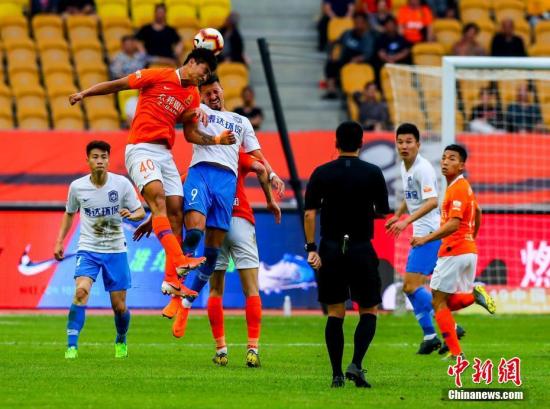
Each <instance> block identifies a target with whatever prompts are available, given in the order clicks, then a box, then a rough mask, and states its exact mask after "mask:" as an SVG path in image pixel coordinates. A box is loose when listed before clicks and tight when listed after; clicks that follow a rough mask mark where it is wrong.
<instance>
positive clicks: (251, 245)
mask: <svg viewBox="0 0 550 409" xmlns="http://www.w3.org/2000/svg"><path fill="white" fill-rule="evenodd" d="M229 256H231V258H232V259H233V261H234V262H235V268H236V269H238V270H242V269H245V268H259V267H260V257H259V256H258V246H257V244H256V228H255V227H254V225H253V224H252V223H250V222H249V221H248V220H246V219H243V218H242V217H232V218H231V227H230V228H229V231H228V232H227V234H226V236H225V240H224V242H223V244H222V248H221V249H220V254H219V256H218V260H217V261H216V270H227V266H228V265H229Z"/></svg>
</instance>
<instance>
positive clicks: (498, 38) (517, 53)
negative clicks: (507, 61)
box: [491, 18, 527, 57]
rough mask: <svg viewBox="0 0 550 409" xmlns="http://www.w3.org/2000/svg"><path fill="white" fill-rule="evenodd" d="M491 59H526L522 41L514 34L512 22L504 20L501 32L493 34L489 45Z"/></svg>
mask: <svg viewBox="0 0 550 409" xmlns="http://www.w3.org/2000/svg"><path fill="white" fill-rule="evenodd" d="M491 55H492V56H493V57H526V56H527V53H526V52H525V45H524V44H523V39H522V38H521V37H519V36H517V35H516V34H515V33H514V20H512V19H509V18H507V19H504V20H502V23H501V32H500V33H497V34H495V36H494V37H493V41H492V43H491Z"/></svg>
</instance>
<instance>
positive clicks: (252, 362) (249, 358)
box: [246, 349, 260, 368]
mask: <svg viewBox="0 0 550 409" xmlns="http://www.w3.org/2000/svg"><path fill="white" fill-rule="evenodd" d="M246 366H248V367H249V368H259V367H260V356H259V355H258V353H257V352H256V351H254V350H253V349H249V350H248V352H247V353H246Z"/></svg>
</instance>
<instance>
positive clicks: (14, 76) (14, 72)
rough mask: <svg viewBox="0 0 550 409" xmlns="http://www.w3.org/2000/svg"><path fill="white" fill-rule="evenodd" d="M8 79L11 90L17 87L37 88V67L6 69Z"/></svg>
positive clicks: (38, 82) (27, 66)
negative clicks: (33, 86) (31, 86)
mask: <svg viewBox="0 0 550 409" xmlns="http://www.w3.org/2000/svg"><path fill="white" fill-rule="evenodd" d="M8 73H9V79H10V84H11V86H12V89H15V88H17V87H19V86H27V85H29V84H30V85H35V86H37V87H38V86H39V84H40V81H39V76H38V67H37V66H36V65H26V66H14V67H8Z"/></svg>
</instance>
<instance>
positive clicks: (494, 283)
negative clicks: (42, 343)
mask: <svg viewBox="0 0 550 409" xmlns="http://www.w3.org/2000/svg"><path fill="white" fill-rule="evenodd" d="M62 215H63V213H62V212H49V211H0V231H2V235H0V272H1V274H0V308H65V307H67V306H68V305H70V303H71V299H72V296H73V293H74V281H73V274H74V267H75V257H74V254H75V252H76V248H77V241H78V234H79V223H78V221H75V223H74V225H73V229H72V231H71V232H70V233H69V236H68V239H67V241H66V251H65V254H66V258H65V260H64V261H63V262H60V263H58V262H56V261H55V260H54V259H53V258H52V253H53V244H54V241H55V238H56V236H57V232H58V229H59V224H60V222H61V217H62ZM505 219H506V220H505ZM256 220H257V225H256V234H257V243H258V247H259V250H260V260H261V266H260V274H259V281H260V290H261V295H262V300H263V304H264V306H265V307H266V308H280V307H281V306H282V304H283V300H284V297H285V295H290V297H291V300H292V304H293V306H294V307H296V308H318V303H317V301H316V299H317V289H316V283H315V275H314V272H313V270H311V268H310V267H309V266H308V265H307V263H306V261H305V259H304V258H303V256H304V253H303V236H302V230H301V226H300V219H299V217H298V215H297V214H296V213H294V212H285V213H284V215H283V221H282V223H281V224H280V225H276V224H275V223H274V221H273V217H272V215H271V214H269V213H266V212H257V216H256ZM383 224H384V223H383V221H382V220H378V221H377V223H376V224H375V240H374V247H375V249H376V251H377V253H378V256H379V258H380V260H381V263H380V268H379V270H380V274H381V278H382V290H383V293H384V297H383V298H384V305H383V306H384V307H385V308H386V309H393V308H394V307H395V299H396V297H395V296H396V288H395V286H394V285H393V278H394V273H395V270H397V271H399V272H402V271H403V266H404V262H405V259H406V246H403V247H401V246H397V247H396V243H395V242H394V241H393V239H391V238H390V237H388V236H387V235H386V234H385V233H384V226H383ZM518 226H521V228H519V229H518ZM134 228H135V225H134V224H132V223H124V229H125V233H126V237H127V240H128V261H129V264H130V268H131V271H132V284H133V285H132V289H131V290H130V291H129V292H128V304H129V305H130V307H134V308H138V307H139V308H162V307H163V306H164V305H165V303H166V302H167V297H166V296H163V295H162V294H161V293H160V283H161V281H162V277H163V271H164V260H165V258H164V257H165V256H164V252H163V251H162V249H161V247H160V245H159V243H158V241H157V240H156V238H154V237H150V238H149V239H145V238H144V239H142V241H140V242H138V243H135V242H133V241H132V240H131V237H132V233H133V231H134ZM495 229H499V232H500V234H501V235H500V240H499V246H498V247H495V246H490V245H489V242H488V241H489V240H494V235H492V234H489V233H490V232H491V231H494V230H495ZM512 229H513V230H512ZM508 230H509V231H508ZM549 230H550V216H548V215H510V214H506V215H503V214H488V215H485V216H484V228H483V229H482V230H481V233H480V236H479V238H478V243H479V248H480V254H479V264H478V272H477V280H478V281H480V282H483V283H486V284H487V285H488V286H489V288H490V291H491V292H492V294H493V295H494V296H495V297H496V298H497V302H499V311H501V312H550V242H549V241H548V240H547V238H546V237H545V236H544V233H543V232H544V231H549ZM402 240H407V237H406V236H404V237H403V238H402ZM396 248H399V249H401V248H402V249H403V251H396ZM487 249H489V250H487ZM199 251H200V250H199ZM401 253H402V254H401ZM207 294H208V292H207V291H204V292H203V293H202V294H201V296H200V298H199V299H198V300H197V303H196V305H197V306H199V307H204V306H205V305H206V298H207ZM224 303H225V305H226V306H227V307H228V308H242V307H243V306H244V297H243V295H242V290H241V286H240V282H239V277H238V273H237V272H236V271H235V269H234V266H232V265H231V266H230V268H229V269H228V272H227V276H226V294H225V298H224ZM392 303H393V304H392ZM109 305H110V304H109V298H108V295H107V294H106V293H105V292H104V290H103V284H102V282H101V281H100V280H98V282H97V283H96V285H95V286H94V288H93V290H92V296H91V297H90V306H91V307H109Z"/></svg>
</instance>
